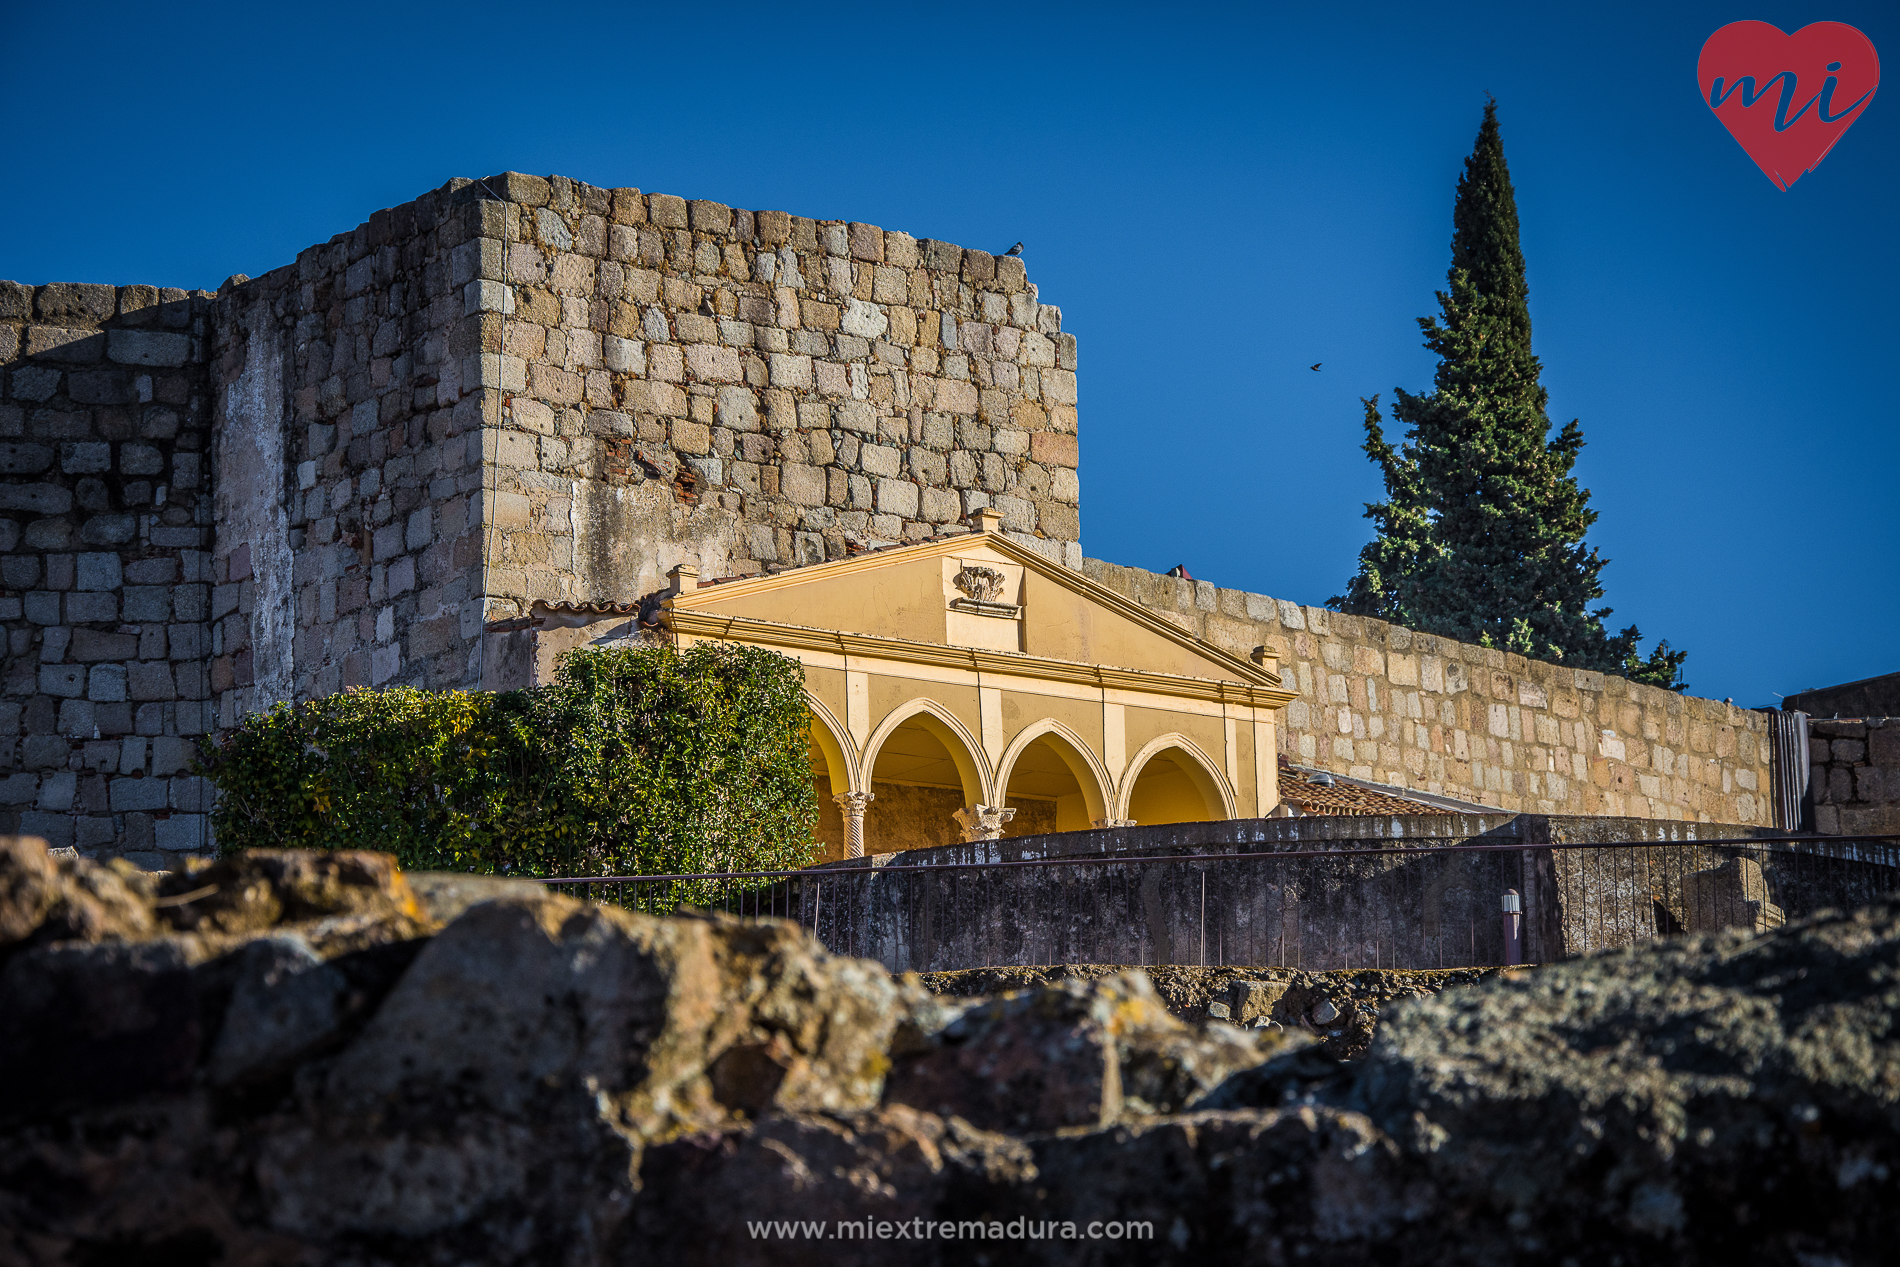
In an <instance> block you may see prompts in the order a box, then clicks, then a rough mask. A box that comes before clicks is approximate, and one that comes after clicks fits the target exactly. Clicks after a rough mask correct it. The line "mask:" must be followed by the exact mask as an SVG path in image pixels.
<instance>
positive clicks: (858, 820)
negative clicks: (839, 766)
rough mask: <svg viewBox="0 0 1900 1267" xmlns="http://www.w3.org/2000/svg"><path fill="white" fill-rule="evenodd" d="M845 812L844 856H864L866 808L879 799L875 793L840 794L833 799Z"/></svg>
mask: <svg viewBox="0 0 1900 1267" xmlns="http://www.w3.org/2000/svg"><path fill="white" fill-rule="evenodd" d="M831 799H832V800H833V801H835V802H837V805H838V808H839V809H841V810H843V811H844V856H845V857H847V858H862V857H863V856H864V808H865V806H867V805H869V804H870V803H871V802H872V801H875V800H876V799H877V794H876V793H875V792H839V793H838V794H837V795H835V796H833V797H832V798H831Z"/></svg>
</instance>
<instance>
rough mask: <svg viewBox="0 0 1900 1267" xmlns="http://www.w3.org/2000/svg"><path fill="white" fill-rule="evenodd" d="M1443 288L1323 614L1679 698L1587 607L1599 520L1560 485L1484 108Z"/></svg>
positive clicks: (1674, 657)
mask: <svg viewBox="0 0 1900 1267" xmlns="http://www.w3.org/2000/svg"><path fill="white" fill-rule="evenodd" d="M1448 282H1449V289H1448V290H1445V291H1440V292H1439V293H1438V305H1439V310H1440V315H1439V316H1438V317H1421V318H1419V323H1418V324H1419V329H1420V330H1421V331H1423V332H1424V335H1425V346H1426V347H1428V348H1430V349H1431V350H1432V351H1433V352H1436V353H1437V354H1438V358H1439V361H1438V372H1437V375H1436V377H1435V379H1434V381H1433V390H1432V391H1431V392H1429V393H1427V394H1425V395H1414V394H1412V393H1410V392H1407V391H1404V390H1398V391H1396V393H1395V395H1396V397H1397V403H1396V404H1395V405H1394V406H1393V409H1392V417H1393V421H1394V422H1397V423H1402V424H1404V425H1405V426H1406V427H1407V428H1408V430H1407V432H1406V439H1405V443H1404V444H1403V445H1402V446H1400V447H1397V448H1395V447H1394V446H1393V445H1392V444H1390V443H1389V442H1388V441H1387V440H1386V437H1385V432H1384V430H1383V427H1382V426H1381V418H1380V414H1379V398H1378V397H1377V396H1374V397H1372V398H1371V399H1370V400H1367V401H1365V402H1363V403H1364V404H1365V407H1366V417H1365V427H1366V443H1365V452H1366V454H1367V456H1368V457H1370V458H1371V459H1372V460H1373V462H1374V463H1375V464H1377V465H1378V467H1379V469H1380V472H1381V474H1382V475H1383V476H1384V478H1385V489H1386V500H1385V501H1383V502H1377V503H1369V504H1368V505H1367V506H1366V517H1367V518H1368V519H1371V520H1372V521H1373V523H1374V524H1375V525H1376V526H1377V529H1378V535H1377V536H1376V537H1375V538H1374V539H1373V540H1372V541H1371V542H1370V543H1369V544H1368V545H1367V546H1366V547H1365V549H1364V550H1362V551H1360V555H1359V573H1358V575H1357V576H1355V577H1353V579H1352V583H1351V585H1350V587H1349V588H1348V589H1347V592H1346V593H1345V594H1344V595H1341V596H1338V597H1335V598H1333V599H1331V600H1329V602H1330V604H1331V605H1332V606H1333V607H1335V608H1338V609H1339V610H1341V611H1346V612H1352V613H1355V614H1359V615H1367V616H1376V617H1378V618H1380V619H1382V620H1390V621H1393V622H1395V623H1397V624H1402V625H1406V626H1408V627H1410V628H1413V629H1418V630H1422V631H1424V632H1427V633H1436V634H1443V635H1445V636H1447V637H1451V638H1457V639H1460V640H1462V641H1466V642H1479V643H1482V644H1483V645H1485V646H1495V647H1503V648H1505V649H1507V650H1510V651H1516V652H1519V653H1521V654H1523V655H1527V656H1531V657H1534V658H1536V659H1539V660H1550V661H1555V662H1557V663H1561V664H1566V665H1575V666H1577V667H1580V668H1587V669H1596V670H1601V671H1607V672H1612V673H1621V674H1624V675H1626V676H1629V677H1632V678H1635V679H1637V680H1639V681H1647V682H1651V683H1653V684H1654V685H1658V686H1669V687H1671V688H1672V689H1675V690H1682V689H1683V688H1684V686H1685V685H1686V683H1678V682H1676V680H1675V679H1676V678H1677V676H1678V672H1679V669H1680V666H1681V663H1682V661H1683V659H1684V657H1685V655H1686V653H1684V652H1672V651H1670V650H1669V644H1668V643H1667V642H1666V641H1665V642H1660V643H1658V644H1657V647H1656V650H1655V652H1654V653H1653V654H1652V655H1651V656H1650V657H1649V659H1648V660H1641V659H1639V658H1638V657H1637V655H1636V644H1637V642H1638V641H1639V640H1640V639H1641V634H1640V633H1639V632H1638V630H1637V628H1636V626H1634V625H1631V626H1629V627H1628V628H1626V629H1624V630H1623V632H1622V633H1620V634H1617V635H1615V636H1613V637H1612V636H1611V635H1609V634H1608V633H1606V632H1605V630H1604V627H1603V618H1604V617H1606V616H1608V615H1609V614H1610V610H1611V609H1610V608H1608V607H1598V608H1595V609H1594V610H1592V608H1591V607H1590V604H1591V603H1592V602H1593V601H1595V600H1597V599H1600V598H1602V597H1603V586H1602V584H1601V582H1600V581H1599V580H1598V577H1599V574H1600V573H1601V572H1602V571H1603V566H1604V564H1605V563H1607V562H1608V560H1607V559H1604V558H1602V557H1601V556H1599V555H1598V554H1597V552H1596V549H1595V548H1594V547H1592V546H1588V545H1586V544H1584V540H1583V538H1584V534H1585V533H1586V532H1587V531H1588V530H1589V527H1590V525H1591V524H1592V523H1593V522H1595V520H1596V517H1597V516H1596V512H1595V511H1594V510H1591V509H1590V508H1589V501H1590V493H1589V490H1588V489H1585V488H1581V487H1579V486H1578V484H1577V481H1576V479H1575V477H1574V476H1572V475H1571V473H1570V472H1571V467H1572V466H1573V465H1575V463H1576V460H1577V452H1578V450H1580V449H1581V448H1582V447H1583V430H1582V428H1581V427H1579V426H1578V425H1577V423H1576V422H1575V421H1572V422H1570V423H1569V424H1567V425H1566V426H1565V427H1564V428H1563V429H1562V430H1561V431H1559V432H1558V433H1557V434H1556V435H1554V436H1553V435H1551V434H1550V430H1551V427H1550V419H1549V417H1548V416H1547V414H1546V413H1545V406H1546V404H1547V402H1548V398H1549V397H1548V393H1546V392H1545V391H1544V389H1543V387H1542V386H1541V385H1540V384H1539V382H1538V377H1539V374H1540V373H1541V371H1542V366H1541V365H1540V364H1539V363H1538V360H1537V357H1536V356H1534V355H1533V354H1532V352H1531V314H1530V304H1529V294H1530V288H1529V287H1528V286H1527V285H1526V283H1525V278H1524V252H1523V250H1522V249H1521V248H1520V247H1519V245H1518V226H1517V199H1516V197H1515V195H1514V194H1513V193H1512V190H1511V175H1510V171H1509V170H1508V169H1507V167H1506V166H1505V162H1504V141H1503V138H1502V137H1501V136H1500V135H1499V133H1498V119H1497V103H1496V102H1495V101H1491V102H1487V104H1486V105H1485V108H1484V123H1483V124H1482V125H1481V126H1480V127H1479V129H1478V141H1477V144H1476V145H1475V146H1474V147H1473V149H1472V152H1471V157H1470V158H1468V159H1466V160H1465V170H1464V174H1463V175H1462V176H1460V177H1459V178H1458V199H1457V202H1456V204H1455V205H1454V207H1453V210H1452V238H1451V271H1450V273H1449V275H1448Z"/></svg>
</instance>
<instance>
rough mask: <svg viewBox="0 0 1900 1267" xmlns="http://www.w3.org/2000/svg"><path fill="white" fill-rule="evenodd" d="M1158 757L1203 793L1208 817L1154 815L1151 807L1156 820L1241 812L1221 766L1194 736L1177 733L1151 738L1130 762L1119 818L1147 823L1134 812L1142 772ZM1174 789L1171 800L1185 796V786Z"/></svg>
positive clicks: (1186, 819) (1217, 817)
mask: <svg viewBox="0 0 1900 1267" xmlns="http://www.w3.org/2000/svg"><path fill="white" fill-rule="evenodd" d="M1156 758H1162V759H1163V760H1164V761H1166V762H1168V763H1171V764H1172V765H1174V766H1175V767H1176V768H1177V769H1178V770H1179V772H1180V774H1181V776H1183V778H1184V779H1185V782H1186V784H1187V787H1188V788H1190V789H1192V792H1193V793H1195V794H1197V795H1198V796H1199V798H1200V801H1201V809H1202V811H1203V813H1204V817H1198V818H1197V817H1188V816H1184V815H1177V814H1176V813H1170V814H1169V816H1167V817H1162V818H1153V811H1152V810H1150V811H1149V812H1150V817H1151V819H1152V821H1155V822H1177V823H1190V822H1217V821H1220V820H1222V819H1230V818H1233V817H1234V816H1235V815H1236V814H1237V813H1238V812H1239V807H1238V803H1237V802H1236V800H1235V798H1234V790H1233V789H1232V788H1231V787H1229V786H1228V785H1227V779H1226V776H1224V775H1223V774H1222V773H1221V771H1220V767H1219V766H1218V765H1216V764H1214V762H1212V761H1211V760H1209V759H1208V756H1207V754H1206V753H1204V752H1202V751H1201V749H1200V747H1199V746H1198V745H1197V744H1196V743H1195V742H1194V741H1193V740H1192V739H1189V738H1188V737H1187V736H1186V735H1183V734H1178V733H1177V734H1166V735H1161V736H1159V737H1157V738H1155V739H1153V740H1150V741H1149V742H1148V743H1147V744H1146V745H1145V746H1143V748H1142V749H1141V751H1140V752H1137V753H1136V754H1135V756H1134V759H1133V760H1132V761H1130V762H1129V763H1128V773H1127V774H1126V775H1125V776H1123V779H1122V786H1121V789H1120V793H1119V796H1118V797H1117V802H1116V804H1117V811H1116V817H1117V818H1133V819H1134V820H1135V821H1136V822H1137V823H1143V825H1146V823H1145V822H1144V820H1143V819H1142V817H1141V815H1139V814H1137V813H1135V812H1134V811H1135V807H1136V805H1137V803H1138V800H1139V798H1138V796H1137V791H1138V786H1137V785H1139V784H1140V782H1141V778H1142V776H1143V775H1144V774H1147V773H1148V772H1149V770H1148V767H1149V766H1150V765H1151V764H1152V763H1153V762H1154V761H1155V759H1156ZM1157 773H1159V771H1157ZM1173 791H1174V792H1175V795H1174V796H1173V797H1172V798H1170V799H1171V800H1173V801H1175V802H1177V803H1178V802H1181V801H1183V800H1184V799H1185V798H1184V797H1183V796H1182V795H1181V791H1182V790H1181V789H1179V788H1176V789H1173Z"/></svg>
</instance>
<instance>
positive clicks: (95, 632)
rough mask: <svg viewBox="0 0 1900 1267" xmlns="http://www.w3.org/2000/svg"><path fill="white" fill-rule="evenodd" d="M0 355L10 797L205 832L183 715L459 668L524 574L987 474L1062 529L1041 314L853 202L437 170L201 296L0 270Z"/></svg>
mask: <svg viewBox="0 0 1900 1267" xmlns="http://www.w3.org/2000/svg"><path fill="white" fill-rule="evenodd" d="M0 361H3V362H4V365H5V371H6V374H5V395H4V396H3V397H0V435H3V437H4V438H3V439H0V444H4V450H3V451H0V458H3V464H4V466H5V472H4V474H5V476H6V480H5V483H4V486H0V535H3V536H4V540H0V553H4V554H5V564H4V567H5V572H4V576H3V577H0V580H4V583H5V586H6V589H5V590H4V591H0V620H4V621H5V622H6V624H7V626H8V629H9V638H10V643H9V658H8V661H7V671H6V673H7V676H6V694H5V702H4V705H3V706H0V707H3V708H4V710H5V715H4V716H0V724H3V723H5V722H7V721H8V720H9V719H11V722H12V725H13V727H14V730H15V731H16V732H17V734H18V736H19V746H18V748H17V752H16V759H15V762H14V766H15V771H16V772H15V773H14V774H13V775H12V776H11V778H10V779H9V780H8V781H7V783H6V784H5V785H4V786H5V787H6V789H8V794H9V795H10V797H11V798H12V799H11V800H10V801H8V803H7V804H6V806H5V807H4V809H5V811H6V814H7V816H8V817H11V818H15V819H17V825H18V828H19V829H20V830H25V831H29V832H33V833H36V834H39V835H43V836H46V837H47V838H48V839H50V840H52V841H53V843H55V844H74V845H78V846H80V847H82V848H87V849H100V848H104V849H123V850H130V851H134V852H140V851H148V852H150V851H156V852H158V853H163V852H166V851H183V850H194V849H199V848H202V847H203V846H204V844H205V842H206V827H205V819H204V817H203V815H204V811H205V810H206V809H207V808H208V802H207V797H208V790H207V789H206V788H205V787H204V786H203V783H202V781H201V780H198V779H196V778H193V777H191V776H190V775H189V773H188V771H187V766H188V763H189V760H190V756H191V751H192V745H193V744H194V742H195V740H196V737H197V736H199V735H201V734H205V733H207V732H210V731H214V730H216V729H217V728H219V727H221V726H230V725H233V724H235V723H236V722H237V720H238V719H239V718H240V717H241V716H242V715H243V714H244V713H245V712H247V711H250V710H253V709H258V708H262V707H267V706H268V705H269V704H271V703H272V702H274V701H277V700H284V699H297V698H306V697H309V696H313V695H319V694H323V693H327V692H331V691H336V690H340V689H343V688H345V687H349V686H359V685H360V686H386V685H393V684H412V685H416V686H425V687H474V686H479V685H481V684H482V683H483V682H484V680H485V674H487V675H490V676H492V675H493V673H494V672H495V670H496V666H495V664H494V663H492V656H493V649H492V647H491V646H490V645H489V644H490V643H491V642H492V641H493V640H491V639H489V638H487V637H486V636H485V632H484V631H485V629H486V627H487V626H489V625H490V624H492V623H494V622H495V621H497V620H502V619H506V618H508V617H510V616H514V615H516V614H518V613H520V612H521V611H522V610H524V609H525V607H526V605H527V604H528V603H530V602H532V601H534V600H536V599H543V600H549V601H557V600H562V599H566V600H572V601H587V600H610V601H623V602H624V601H629V600H632V599H635V598H637V597H639V596H640V595H642V594H644V593H647V592H649V591H652V590H655V589H657V588H659V587H660V586H661V585H662V584H663V579H662V578H663V576H664V573H665V572H666V570H667V569H669V568H671V567H672V566H674V565H675V564H677V563H682V562H684V563H691V564H694V565H696V566H697V567H698V568H699V570H700V573H701V575H704V576H729V575H734V574H744V573H749V572H757V571H761V570H767V569H774V568H779V567H786V566H793V565H797V564H800V563H807V562H813V561H818V560H821V559H825V558H836V557H841V556H843V555H845V554H847V553H849V552H852V551H854V550H858V549H862V548H866V547H870V546H874V545H877V544H880V543H885V542H895V541H915V540H922V539H925V538H928V537H930V536H932V535H933V534H935V533H936V532H938V531H939V530H940V528H942V527H943V526H945V525H949V524H953V523H956V522H958V521H960V520H962V519H963V518H964V517H965V516H966V515H968V514H969V513H970V512H972V511H974V510H976V509H979V508H982V507H986V506H987V507H991V508H993V509H995V510H997V511H999V512H1000V513H1001V514H1002V516H1003V523H1004V527H1005V529H1006V530H1007V531H1008V532H1009V533H1010V535H1012V536H1013V537H1015V538H1016V539H1017V540H1019V541H1021V542H1023V543H1024V544H1027V545H1030V546H1031V547H1032V548H1034V549H1037V550H1039V551H1042V552H1044V553H1045V554H1047V555H1048V557H1050V558H1051V559H1054V560H1056V561H1059V562H1061V563H1063V564H1066V565H1067V566H1070V567H1080V566H1081V563H1082V556H1081V547H1080V545H1079V538H1080V523H1079V515H1078V503H1079V486H1078V482H1077V477H1076V466H1077V448H1076V434H1077V423H1076V378H1075V366H1076V348H1075V341H1074V338H1073V337H1072V336H1070V335H1066V334H1063V333H1062V332H1061V315H1060V313H1059V312H1058V311H1057V310H1056V309H1055V308H1053V307H1051V306H1049V305H1046V304H1043V303H1041V302H1040V301H1039V299H1038V296H1037V294H1036V288H1035V287H1034V286H1033V285H1032V284H1030V283H1029V281H1028V279H1027V277H1026V275H1025V272H1024V269H1023V265H1022V262H1021V261H1020V260H1018V259H1013V258H1009V257H1002V258H995V257H992V256H990V255H989V254H987V253H985V252H982V251H971V250H964V249H962V248H960V247H956V246H953V245H950V244H949V243H945V242H936V241H929V240H918V239H915V238H912V237H911V236H910V235H908V234H905V233H900V232H887V231H885V230H883V229H880V228H878V227H877V226H875V225H867V224H856V223H846V222H834V221H816V220H810V219H806V218H803V217H800V216H793V215H789V214H787V213H785V212H780V211H757V212H754V211H743V210H735V209H733V208H729V207H726V206H723V205H721V204H718V203H713V202H687V201H685V200H683V199H680V198H676V197H672V196H670V195H666V194H643V193H641V192H640V191H638V190H633V189H614V190H609V189H599V188H594V187H592V186H588V185H584V184H580V183H578V182H576V181H572V180H566V179H562V178H558V177H556V178H551V179H546V180H544V179H541V178H539V177H533V176H523V175H520V174H516V173H508V174H505V175H502V176H497V177H490V178H489V179H487V180H484V181H473V182H471V181H464V180H455V181H451V182H449V184H447V185H445V186H443V187H442V188H441V189H438V190H436V191H434V192H432V193H429V194H426V195H424V196H423V197H421V198H419V199H417V200H416V201H415V202H412V203H409V204H407V205H405V206H401V207H396V208H393V209H391V210H388V211H380V212H377V213H376V214H375V215H374V216H372V217H371V218H370V220H369V222H368V223H367V224H365V225H362V226H361V227H359V228H357V229H355V230H354V231H352V232H349V233H344V234H339V235H338V236H337V237H335V238H333V239H332V240H331V241H329V242H328V243H325V244H323V245H321V246H314V247H311V248H310V249H308V250H306V251H304V252H303V253H302V254H300V255H299V256H298V258H297V260H296V262H295V263H293V264H288V265H286V266H284V267H283V268H280V269H277V270H275V271H273V272H271V273H269V274H266V275H265V276H262V277H259V278H255V279H244V278H241V277H240V278H233V279H231V281H229V282H227V283H226V284H225V286H224V287H223V288H221V289H220V290H219V292H218V293H217V294H216V295H211V294H208V293H203V292H199V293H195V294H186V293H184V292H179V291H158V290H156V289H154V288H152V287H145V286H126V287H120V288H114V287H110V286H87V285H49V286H41V287H38V288H33V287H27V286H20V285H17V284H13V283H0ZM485 652H486V653H488V655H487V660H486V661H485ZM0 825H7V826H10V825H11V824H0ZM147 860H148V861H157V860H158V859H156V858H150V859H147Z"/></svg>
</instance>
